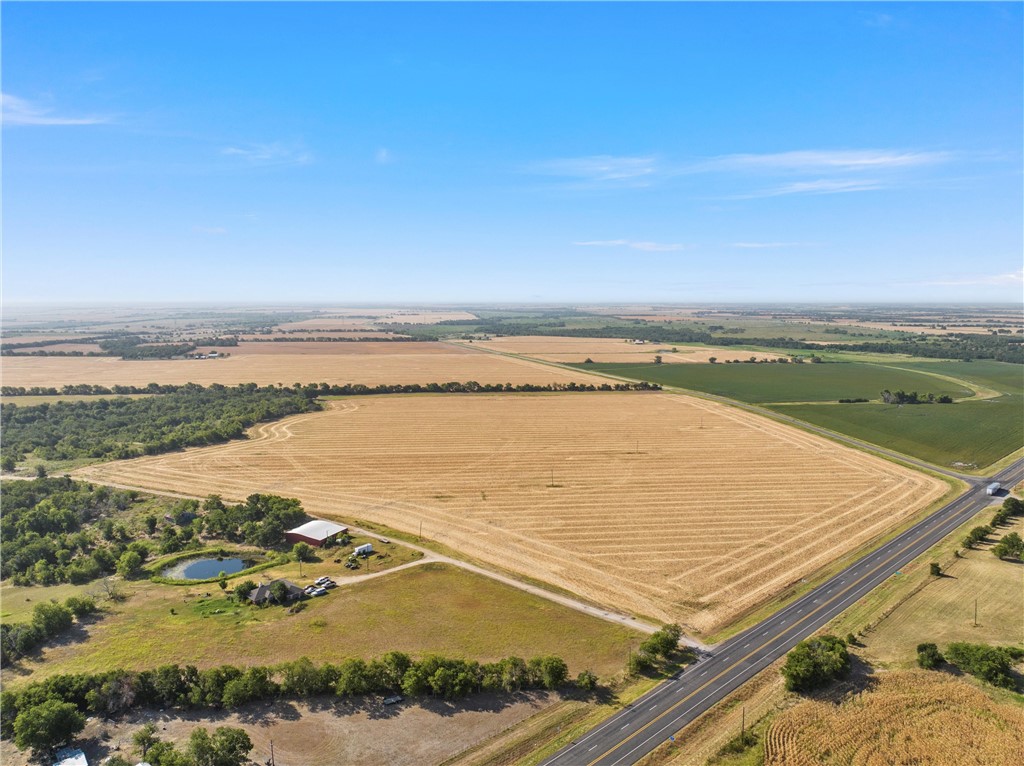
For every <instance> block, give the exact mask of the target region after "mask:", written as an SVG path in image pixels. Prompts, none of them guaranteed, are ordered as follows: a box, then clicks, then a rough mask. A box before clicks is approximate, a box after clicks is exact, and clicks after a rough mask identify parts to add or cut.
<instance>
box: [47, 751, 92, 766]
mask: <svg viewBox="0 0 1024 766" xmlns="http://www.w3.org/2000/svg"><path fill="white" fill-rule="evenodd" d="M53 766H89V761H87V760H86V758H85V753H83V752H82V751H81V750H74V749H72V748H70V747H65V748H63V749H61V750H58V751H57V760H56V762H54V764H53Z"/></svg>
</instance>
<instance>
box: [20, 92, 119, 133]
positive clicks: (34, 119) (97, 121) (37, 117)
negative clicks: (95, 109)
mask: <svg viewBox="0 0 1024 766" xmlns="http://www.w3.org/2000/svg"><path fill="white" fill-rule="evenodd" d="M0 101H2V104H3V124H4V125H101V124H103V123H107V122H110V118H109V117H100V116H97V115H89V116H85V117H70V116H68V115H61V114H54V109H53V108H52V107H47V106H43V105H41V104H36V103H32V102H31V101H28V100H26V99H23V98H19V97H18V96H12V95H11V94H10V93H2V94H0Z"/></svg>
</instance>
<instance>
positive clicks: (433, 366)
mask: <svg viewBox="0 0 1024 766" xmlns="http://www.w3.org/2000/svg"><path fill="white" fill-rule="evenodd" d="M287 345H289V344H287V343H252V344H249V343H246V344H242V349H241V350H236V349H233V348H228V349H221V350H224V351H227V352H228V353H230V354H231V356H230V357H228V358H226V359H202V360H194V359H174V360H153V361H123V360H121V359H115V358H113V357H9V356H8V357H2V359H0V369H2V371H3V382H4V385H7V386H24V387H26V388H27V387H31V386H54V387H57V388H59V387H61V386H63V385H66V384H76V383H92V384H95V385H101V386H114V385H136V386H145V385H147V384H149V383H179V384H180V383H189V382H192V383H199V384H201V385H209V384H211V383H223V384H225V385H234V384H237V383H258V384H260V385H272V384H277V383H283V384H285V385H291V384H292V383H321V382H327V383H337V384H342V383H363V384H366V385H370V386H372V385H377V384H379V383H435V382H436V383H443V382H447V381H460V382H461V381H468V380H475V381H477V382H478V383H513V384H522V383H536V384H546V383H554V382H557V383H569V382H572V381H575V382H577V383H583V382H592V383H604V382H607V379H605V378H597V377H595V376H591V375H588V374H587V373H585V372H579V371H573V370H563V369H559V368H556V367H550V366H548V365H543V364H540V363H538V362H531V361H529V360H525V359H513V358H509V357H501V356H498V355H497V354H485V353H475V352H472V351H469V350H466V349H462V348H456V347H441V346H439V344H432V343H386V344H377V343H299V344H295V345H296V346H302V349H301V350H300V351H299V353H295V352H290V353H289V352H287V351H282V350H280V349H275V348H274V347H275V346H287ZM385 346H386V348H382V347H385ZM421 346H422V347H423V348H422V349H421V348H420V347H421ZM306 347H309V348H308V352H311V353H307V348H306ZM364 347H365V348H364ZM439 348H445V349H446V350H445V351H444V352H442V351H439ZM250 349H251V350H250ZM275 351H276V352H277V353H275ZM317 352H319V353H317Z"/></svg>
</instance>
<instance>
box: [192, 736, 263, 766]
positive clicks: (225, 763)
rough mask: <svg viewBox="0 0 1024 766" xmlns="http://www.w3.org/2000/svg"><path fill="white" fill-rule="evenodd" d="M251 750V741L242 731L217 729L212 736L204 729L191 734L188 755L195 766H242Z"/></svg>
mask: <svg viewBox="0 0 1024 766" xmlns="http://www.w3.org/2000/svg"><path fill="white" fill-rule="evenodd" d="M250 750H252V740H250V739H249V735H248V734H246V733H245V732H244V731H243V730H242V729H236V728H233V727H231V726H221V727H218V728H217V729H216V730H214V732H213V736H212V737H211V736H210V734H209V733H208V732H207V731H206V729H203V728H199V729H195V730H194V731H193V732H192V735H191V736H190V737H189V740H188V754H189V757H190V758H191V759H192V762H193V763H194V764H195V766H242V764H244V763H245V762H246V760H247V759H248V756H249V751H250Z"/></svg>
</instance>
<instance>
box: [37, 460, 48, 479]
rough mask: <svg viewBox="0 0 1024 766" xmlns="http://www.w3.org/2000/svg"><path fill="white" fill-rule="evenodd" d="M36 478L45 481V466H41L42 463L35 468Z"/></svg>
mask: <svg viewBox="0 0 1024 766" xmlns="http://www.w3.org/2000/svg"><path fill="white" fill-rule="evenodd" d="M36 478H37V479H45V478H46V466H45V465H43V464H42V463H40V464H39V465H37V466H36Z"/></svg>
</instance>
